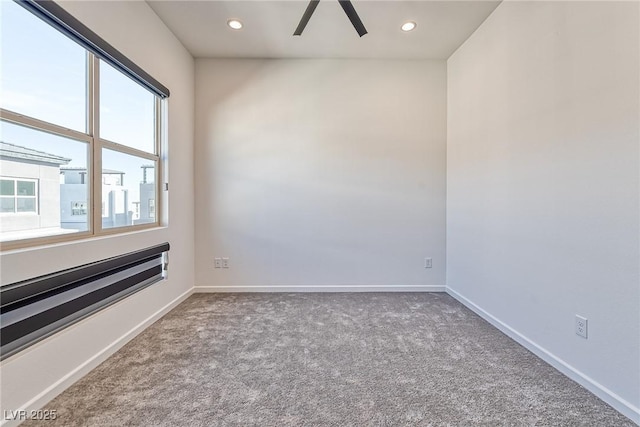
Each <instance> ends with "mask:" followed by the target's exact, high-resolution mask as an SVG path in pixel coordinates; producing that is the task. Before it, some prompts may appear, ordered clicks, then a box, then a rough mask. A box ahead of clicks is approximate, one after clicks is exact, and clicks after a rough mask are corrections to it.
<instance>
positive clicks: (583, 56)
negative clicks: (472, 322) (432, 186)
mask: <svg viewBox="0 0 640 427" xmlns="http://www.w3.org/2000/svg"><path fill="white" fill-rule="evenodd" d="M638 7H639V4H638V3H637V2H618V3H615V2H562V3H560V2H555V3H554V2H513V3H511V2H509V3H506V2H505V3H502V4H501V5H500V6H499V7H498V8H497V9H496V11H495V12H494V13H493V14H492V15H491V16H490V17H489V18H488V19H487V20H486V21H485V23H484V24H483V25H482V26H481V27H480V28H479V29H478V30H477V31H476V32H475V34H473V36H471V38H470V39H469V40H467V41H466V42H465V44H464V45H463V46H462V47H461V48H460V49H459V50H458V51H457V52H456V53H454V55H452V57H451V58H449V61H448V142H447V144H448V146H447V197H448V199H447V262H448V264H447V283H448V286H449V287H450V288H451V289H452V290H453V291H455V292H457V293H458V296H459V297H461V299H463V300H465V301H466V302H467V303H469V304H475V307H476V309H479V310H484V312H485V314H488V315H490V316H493V317H494V321H496V323H499V322H502V326H503V327H504V329H505V330H509V328H511V332H513V334H514V335H518V336H520V338H521V339H522V340H523V341H526V340H529V343H530V344H531V346H533V347H536V346H537V349H538V350H539V354H544V351H546V352H548V354H547V355H546V356H545V357H546V358H547V360H554V361H555V362H554V363H555V364H556V366H559V367H561V368H562V369H563V370H564V372H570V373H571V371H572V372H573V374H572V376H573V377H574V378H577V379H579V381H581V382H582V383H583V384H587V385H588V387H589V388H590V389H591V390H593V391H595V392H596V393H598V394H599V395H600V396H601V397H603V398H604V399H605V400H607V401H609V402H612V403H613V404H614V405H615V406H616V407H617V408H618V409H620V410H621V411H623V412H624V413H626V414H627V415H629V416H631V417H634V419H636V420H638V421H640V415H639V414H638V413H637V409H638V407H640V366H639V365H640V349H639V347H640V344H639V341H640V304H639V303H640V277H639V272H638V270H639V209H638V207H639V185H638V178H639V176H638V170H639V166H640V165H639V157H638V156H639V130H638V129H639V122H638V120H639V113H640V110H639V105H638V104H639V95H640V92H639V77H638V76H639V75H640V68H639V33H638V25H639V24H638V23H639V10H638ZM575 314H580V315H582V316H585V317H587V318H588V319H589V338H588V339H587V340H585V339H583V338H580V337H578V336H577V335H575V333H574V315H575ZM531 346H530V348H531ZM562 362H564V363H566V364H567V366H564V367H563V366H562ZM634 411H636V412H635V414H634Z"/></svg>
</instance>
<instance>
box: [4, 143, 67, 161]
mask: <svg viewBox="0 0 640 427" xmlns="http://www.w3.org/2000/svg"><path fill="white" fill-rule="evenodd" d="M0 157H8V158H11V159H19V160H32V161H37V162H42V163H50V164H52V165H66V164H67V163H69V162H70V161H71V159H68V158H66V157H62V156H56V155H55V154H51V153H45V152H44V151H38V150H34V149H32V148H27V147H22V146H20V145H15V144H10V143H8V142H4V141H0Z"/></svg>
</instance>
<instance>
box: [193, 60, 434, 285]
mask: <svg viewBox="0 0 640 427" xmlns="http://www.w3.org/2000/svg"><path fill="white" fill-rule="evenodd" d="M196 87H197V88H198V90H197V93H196V163H195V164H196V229H197V230H198V233H197V235H196V285H197V286H203V287H209V289H216V290H228V289H229V288H231V289H234V290H264V289H270V290H278V289H293V288H295V289H299V290H309V289H316V290H320V289H332V288H331V286H341V289H342V290H348V289H384V288H388V287H394V288H393V289H396V290H399V289H427V288H426V287H428V286H435V287H443V286H444V273H445V233H444V232H445V225H444V224H445V150H446V148H445V142H446V119H445V114H446V64H445V61H374V60H200V59H199V60H197V61H196ZM215 256H222V257H226V256H228V257H229V258H230V260H231V268H229V269H214V265H213V259H214V257H215ZM425 257H432V258H433V268H432V269H425V268H424V258H425ZM359 286H367V287H366V288H358V287H359ZM211 287H214V288H211ZM287 287H293V288H287ZM434 289H437V288H434Z"/></svg>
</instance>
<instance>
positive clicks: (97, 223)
mask: <svg viewBox="0 0 640 427" xmlns="http://www.w3.org/2000/svg"><path fill="white" fill-rule="evenodd" d="M88 56H89V70H90V78H89V110H88V111H89V129H88V130H89V134H90V135H91V147H90V150H89V152H90V156H91V161H90V162H89V166H90V167H91V171H90V173H91V175H90V176H91V184H90V185H91V191H90V206H91V218H92V221H91V223H92V230H93V234H100V233H101V232H102V185H101V183H102V145H101V143H100V138H99V135H100V61H99V59H98V58H97V57H96V56H95V55H94V54H93V53H89V54H88Z"/></svg>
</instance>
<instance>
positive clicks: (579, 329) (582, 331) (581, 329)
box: [576, 314, 588, 338]
mask: <svg viewBox="0 0 640 427" xmlns="http://www.w3.org/2000/svg"><path fill="white" fill-rule="evenodd" d="M587 325H588V323H587V318H586V317H582V316H578V315H577V314H576V335H580V336H581V337H583V338H587Z"/></svg>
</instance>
